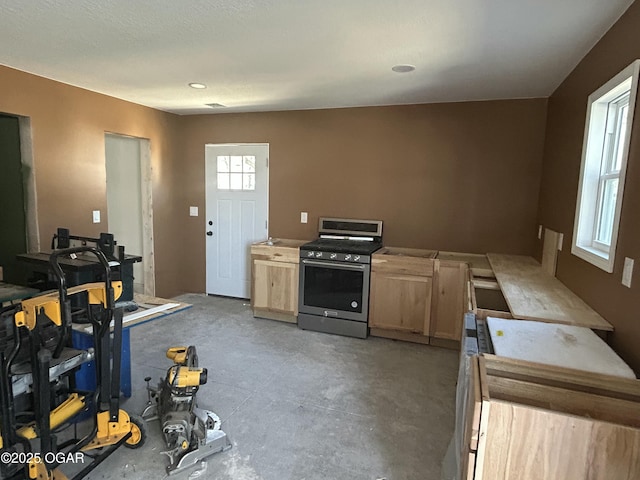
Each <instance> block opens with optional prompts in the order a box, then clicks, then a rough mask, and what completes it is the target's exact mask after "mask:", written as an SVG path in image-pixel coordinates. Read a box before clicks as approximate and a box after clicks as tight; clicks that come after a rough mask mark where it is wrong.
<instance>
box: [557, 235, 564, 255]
mask: <svg viewBox="0 0 640 480" xmlns="http://www.w3.org/2000/svg"><path fill="white" fill-rule="evenodd" d="M563 241H564V233H559V234H558V250H560V251H562V242H563Z"/></svg>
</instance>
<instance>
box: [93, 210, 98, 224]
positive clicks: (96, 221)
mask: <svg viewBox="0 0 640 480" xmlns="http://www.w3.org/2000/svg"><path fill="white" fill-rule="evenodd" d="M93 223H100V210H94V211H93Z"/></svg>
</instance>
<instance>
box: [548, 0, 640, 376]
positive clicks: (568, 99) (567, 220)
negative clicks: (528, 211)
mask: <svg viewBox="0 0 640 480" xmlns="http://www.w3.org/2000/svg"><path fill="white" fill-rule="evenodd" d="M637 58H640V3H638V2H635V3H634V4H632V5H631V7H630V8H629V10H628V11H627V12H626V13H625V14H624V15H623V16H622V17H621V19H620V20H619V21H618V22H617V23H616V24H615V25H614V26H613V27H612V28H611V30H610V31H609V32H608V33H607V34H606V35H605V36H604V37H603V38H602V39H601V40H600V42H598V44H597V45H596V46H595V47H594V48H593V49H592V50H591V52H590V53H589V54H588V55H587V56H586V57H585V58H584V59H583V60H582V61H581V62H580V64H579V65H578V66H577V67H576V69H575V70H574V71H573V72H572V73H571V74H570V75H569V76H568V77H567V78H566V80H565V81H564V82H563V83H562V85H560V87H559V88H558V89H557V90H556V92H555V93H554V94H553V95H552V96H551V98H550V100H549V113H548V121H547V133H546V137H547V140H546V145H545V153H544V164H543V174H542V183H541V188H540V206H539V222H540V223H541V224H543V225H545V226H547V227H549V228H551V229H554V230H557V231H559V232H563V233H564V234H565V248H564V249H563V250H562V252H560V255H559V258H558V273H557V276H558V278H560V280H561V281H562V282H564V283H565V284H566V285H567V286H568V287H569V288H571V289H572V290H573V291H574V292H576V293H577V294H578V295H580V296H581V297H582V298H583V299H584V300H585V301H586V302H587V303H588V304H589V305H591V306H592V307H593V308H594V309H595V310H597V311H598V312H599V313H600V314H601V315H602V316H603V317H605V318H606V319H607V320H608V321H609V322H611V323H612V324H613V325H614V327H615V333H614V334H613V336H612V338H611V340H612V345H613V347H614V348H615V349H616V351H617V352H618V353H619V354H620V355H621V356H622V357H623V358H624V359H625V360H626V361H627V362H628V363H629V364H630V365H631V367H632V368H633V369H634V370H635V371H636V372H640V349H639V348H638V344H640V319H639V318H638V317H639V315H638V299H639V298H640V295H639V293H640V277H639V276H638V275H639V273H638V272H639V270H638V264H637V263H638V261H640V221H639V220H638V218H639V217H638V205H640V118H639V117H640V115H639V111H638V110H636V115H635V124H634V128H633V131H632V133H631V148H630V151H629V159H628V166H627V168H628V170H627V177H626V185H625V192H624V201H623V205H622V217H621V223H620V233H619V239H618V246H617V251H616V259H615V266H614V271H613V273H612V274H609V273H606V272H604V271H603V270H600V269H599V268H597V267H594V266H593V265H591V264H590V263H587V262H585V261H584V260H581V259H579V258H578V257H576V256H574V255H571V237H572V235H573V221H574V214H575V207H576V197H577V191H578V180H579V178H578V177H579V174H580V162H581V155H582V141H583V135H584V125H585V118H586V110H587V98H588V97H589V95H590V94H591V93H592V92H593V91H594V90H596V89H597V88H598V87H600V86H601V85H602V84H604V83H606V82H607V81H608V80H609V79H610V78H612V77H613V76H614V75H615V74H616V73H618V72H619V71H621V70H622V69H623V68H624V67H626V66H627V65H629V64H630V63H631V62H632V61H633V60H635V59H637ZM637 107H638V106H637V105H636V108H637ZM624 257H631V258H634V259H636V268H635V278H634V279H633V282H632V288H630V289H629V288H626V287H624V286H622V284H621V283H620V281H621V279H622V266H623V263H624Z"/></svg>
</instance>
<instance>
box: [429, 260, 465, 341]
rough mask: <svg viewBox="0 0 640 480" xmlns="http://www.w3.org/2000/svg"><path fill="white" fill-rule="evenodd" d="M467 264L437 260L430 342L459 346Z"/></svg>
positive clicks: (434, 275)
mask: <svg viewBox="0 0 640 480" xmlns="http://www.w3.org/2000/svg"><path fill="white" fill-rule="evenodd" d="M468 269H469V267H468V265H467V264H466V263H463V262H459V261H453V260H438V259H436V260H435V261H434V272H433V296H432V299H431V326H430V329H429V335H430V336H431V343H432V344H434V345H441V346H444V347H456V348H457V347H458V345H459V342H460V336H461V333H462V318H463V315H464V312H465V310H466V308H467V304H468V301H467V288H468V279H469V274H468Z"/></svg>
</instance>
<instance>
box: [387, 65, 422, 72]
mask: <svg viewBox="0 0 640 480" xmlns="http://www.w3.org/2000/svg"><path fill="white" fill-rule="evenodd" d="M415 69H416V67H414V66H413V65H408V64H404V63H401V64H399V65H394V66H393V67H391V70H393V71H394V72H396V73H409V72H413V71H414V70H415Z"/></svg>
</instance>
